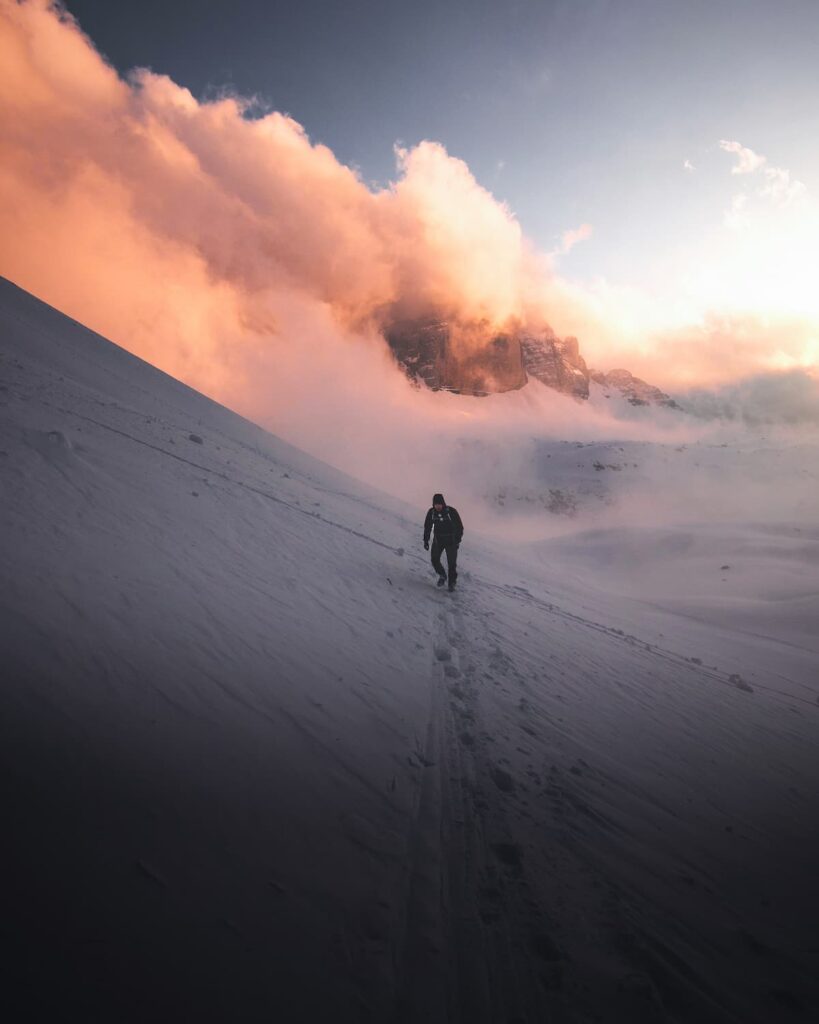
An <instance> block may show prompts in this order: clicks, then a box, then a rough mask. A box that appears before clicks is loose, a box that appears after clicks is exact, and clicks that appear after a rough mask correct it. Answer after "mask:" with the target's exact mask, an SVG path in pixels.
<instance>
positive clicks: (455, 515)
mask: <svg viewBox="0 0 819 1024" xmlns="http://www.w3.org/2000/svg"><path fill="white" fill-rule="evenodd" d="M449 514H450V516H451V517H452V519H453V521H454V523H455V543H456V544H460V543H461V538H462V537H463V535H464V524H463V520H462V519H461V516H460V513H459V512H458V510H457V508H453V507H452V506H451V505H450V506H449Z"/></svg>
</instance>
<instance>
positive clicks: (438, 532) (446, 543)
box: [424, 494, 464, 592]
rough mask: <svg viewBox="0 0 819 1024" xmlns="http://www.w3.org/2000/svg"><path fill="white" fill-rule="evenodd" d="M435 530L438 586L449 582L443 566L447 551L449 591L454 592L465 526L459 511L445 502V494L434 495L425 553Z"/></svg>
mask: <svg viewBox="0 0 819 1024" xmlns="http://www.w3.org/2000/svg"><path fill="white" fill-rule="evenodd" d="M433 530H434V531H435V533H434V536H433V539H432V568H433V569H434V570H435V571H436V572H437V573H438V586H439V587H442V586H443V585H444V584H445V583H446V582H447V574H446V572H444V567H443V565H441V555H442V553H443V552H444V551H446V564H447V567H448V569H449V590H450V592H452V591H453V590H454V589H455V581H456V580H457V578H458V568H457V562H458V545H459V544H460V543H461V538H462V537H463V535H464V524H463V523H462V522H461V517H460V516H459V515H458V510H457V509H456V508H453V507H452V506H451V505H447V503H446V502H445V501H444V496H443V494H435V495H433V497H432V508H431V509H430V510H429V512H427V517H426V519H425V520H424V550H425V551H429V537H430V534H431V533H432V532H433Z"/></svg>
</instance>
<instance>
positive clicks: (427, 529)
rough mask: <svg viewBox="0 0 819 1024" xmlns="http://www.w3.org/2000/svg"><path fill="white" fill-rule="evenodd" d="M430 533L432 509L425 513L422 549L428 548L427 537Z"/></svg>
mask: <svg viewBox="0 0 819 1024" xmlns="http://www.w3.org/2000/svg"><path fill="white" fill-rule="evenodd" d="M431 533H432V509H430V510H429V512H427V517H426V519H425V520H424V547H425V548H428V547H429V535H430V534H431Z"/></svg>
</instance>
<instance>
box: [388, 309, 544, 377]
mask: <svg viewBox="0 0 819 1024" xmlns="http://www.w3.org/2000/svg"><path fill="white" fill-rule="evenodd" d="M386 339H387V342H388V343H389V346H390V348H391V349H392V351H393V353H394V355H395V358H396V359H397V360H398V362H399V363H400V364H401V366H403V367H404V370H405V371H406V373H407V375H408V376H409V377H410V379H412V380H415V381H418V382H423V383H424V384H426V385H427V387H429V388H432V390H433V391H454V392H455V393H457V394H465V395H489V394H493V393H495V392H498V391H514V390H516V389H517V388H522V387H523V385H524V384H525V383H526V380H527V377H526V371H525V370H524V368H523V358H522V354H521V347H520V342H519V340H518V339H517V338H516V337H515V336H514V335H512V334H504V333H500V334H498V333H494V332H491V331H490V330H489V329H488V326H487V325H485V324H482V323H475V324H470V325H466V326H463V325H454V324H451V323H450V322H449V321H446V320H432V319H429V320H405V321H401V322H399V323H396V324H394V325H393V326H392V327H391V328H390V329H389V330H388V331H387V332H386Z"/></svg>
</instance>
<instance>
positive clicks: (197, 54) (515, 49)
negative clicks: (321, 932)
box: [69, 0, 819, 284]
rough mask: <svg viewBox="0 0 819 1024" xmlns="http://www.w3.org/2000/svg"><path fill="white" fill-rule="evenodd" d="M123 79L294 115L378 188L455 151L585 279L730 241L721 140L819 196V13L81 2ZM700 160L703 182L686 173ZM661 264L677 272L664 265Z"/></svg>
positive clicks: (577, 5)
mask: <svg viewBox="0 0 819 1024" xmlns="http://www.w3.org/2000/svg"><path fill="white" fill-rule="evenodd" d="M69 9H70V10H71V11H72V12H73V13H74V14H75V15H76V16H77V17H78V18H79V21H80V24H81V25H82V27H83V28H84V30H85V31H86V32H88V33H89V34H90V36H91V38H92V39H93V40H94V41H95V43H96V45H97V46H98V47H99V48H100V50H101V51H102V52H103V53H104V54H105V55H106V56H107V57H108V58H109V59H110V60H111V61H112V62H113V64H114V65H115V66H116V67H117V68H118V69H120V71H127V70H128V69H129V68H132V67H135V66H143V65H144V66H149V67H151V68H152V69H153V70H154V71H157V72H161V73H164V74H168V75H169V76H170V77H171V78H173V79H174V81H176V82H178V83H180V84H182V85H185V86H187V87H188V88H189V89H191V91H192V92H193V93H194V95H196V96H197V97H208V96H212V95H214V94H216V93H218V92H219V90H221V89H223V88H224V87H225V86H228V87H230V88H233V89H235V90H236V91H237V92H238V93H240V94H241V95H244V96H256V97H258V98H259V101H260V103H261V104H262V105H264V106H266V107H269V108H271V109H275V110H281V111H284V112H287V113H289V114H291V115H292V116H293V117H294V118H295V119H296V120H297V121H299V122H300V123H301V124H303V125H304V126H305V127H306V129H307V131H308V132H309V134H310V137H311V138H312V139H313V140H314V141H319V142H323V143H326V144H327V145H328V146H329V147H330V148H331V149H332V150H333V152H334V153H335V154H336V156H337V157H338V158H339V160H341V161H342V162H343V163H345V164H348V165H353V166H356V167H358V168H360V170H361V173H362V176H363V177H364V179H365V180H367V181H373V182H378V183H381V184H383V183H386V182H387V181H389V180H390V179H391V178H393V177H394V174H395V163H394V158H393V146H394V144H395V143H396V142H398V143H401V144H403V145H409V146H411V145H415V144H416V143H418V142H420V141H422V140H424V139H433V140H437V141H440V142H441V143H443V145H445V146H446V148H447V151H448V152H449V153H450V154H452V155H453V156H456V157H459V158H460V159H462V160H464V161H465V162H466V163H467V164H468V165H469V167H470V169H471V170H472V172H473V174H474V175H475V176H476V178H477V180H478V181H479V182H480V183H481V184H482V185H484V186H485V187H486V188H488V189H490V190H491V191H492V193H493V194H494V195H495V196H496V197H497V198H499V199H500V200H502V201H505V202H507V203H508V204H509V206H510V207H511V209H512V210H513V211H514V213H515V215H516V216H517V217H518V219H519V220H520V222H521V224H522V225H523V227H524V230H525V232H526V234H527V236H528V237H530V238H531V239H533V240H534V242H535V243H536V244H537V245H538V246H539V247H540V248H541V249H543V250H544V251H551V250H554V249H556V248H559V246H560V241H561V238H562V236H563V233H564V232H565V231H567V230H571V229H575V228H577V227H578V226H579V225H581V224H584V223H587V224H591V225H592V228H593V230H592V233H591V237H590V238H589V239H588V240H586V241H585V242H584V243H583V245H578V246H576V247H575V248H574V249H573V250H572V252H571V253H570V254H566V256H565V258H564V259H563V260H562V265H563V266H564V267H565V268H566V270H567V271H570V272H571V274H572V275H573V276H577V277H581V278H591V277H594V276H595V275H600V276H605V277H606V278H607V279H608V280H610V281H612V282H614V283H618V284H631V283H633V281H634V279H635V277H636V276H638V275H640V276H642V277H643V278H648V279H651V278H652V277H653V276H654V275H655V274H656V273H657V272H658V271H659V272H664V271H665V269H666V267H667V266H668V265H669V263H671V262H673V254H674V253H675V252H676V251H684V250H686V249H687V248H688V247H691V246H695V245H696V244H697V242H698V241H700V240H701V239H702V236H703V235H704V234H706V233H708V232H710V231H711V230H713V229H714V228H715V226H717V225H719V223H720V221H721V218H722V214H723V210H724V208H725V206H726V204H730V201H731V194H732V193H731V181H730V178H729V176H728V172H729V168H730V162H729V161H728V160H727V159H726V158H725V156H724V154H723V153H722V152H721V151H720V149H719V145H718V143H719V140H721V139H726V140H741V142H742V143H743V145H745V146H748V147H750V148H751V149H753V150H756V151H759V152H762V153H763V154H766V155H767V156H768V158H769V159H770V160H771V162H772V163H773V164H774V165H776V166H782V167H785V168H788V169H790V171H791V173H792V174H793V175H794V176H795V177H796V178H798V179H799V180H801V181H803V182H804V183H805V184H806V186H807V187H808V188H809V189H810V190H811V191H812V192H813V193H814V194H816V193H817V192H819V106H817V103H816V98H817V93H818V92H819V5H817V4H816V3H815V2H814V0H797V2H794V0H784V2H782V3H777V4H771V3H769V2H767V0H716V2H715V0H687V2H685V3H680V2H679V0H608V2H607V0H560V2H549V0H506V2H497V0H418V2H414V3H397V2H390V0H387V2H385V0H352V2H349V3H343V4H339V3H337V2H334V0H327V2H316V0H305V2H303V3H299V4H292V3H270V2H267V0H232V2H221V0H215V2H214V0H211V2H209V3H207V4H201V5H198V6H197V10H196V14H195V16H194V17H191V15H190V9H189V8H188V6H187V5H185V4H173V3H168V2H167V0H163V2H156V0H119V2H118V3H116V4H111V3H109V2H107V0H71V2H70V3H69ZM686 161H688V162H689V164H690V165H692V166H693V167H694V170H693V171H688V170H686V168H685V164H686ZM658 260H659V262H660V264H661V266H660V267H658V265H657V264H658Z"/></svg>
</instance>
